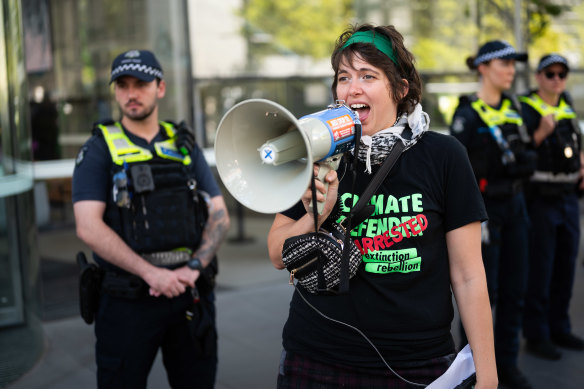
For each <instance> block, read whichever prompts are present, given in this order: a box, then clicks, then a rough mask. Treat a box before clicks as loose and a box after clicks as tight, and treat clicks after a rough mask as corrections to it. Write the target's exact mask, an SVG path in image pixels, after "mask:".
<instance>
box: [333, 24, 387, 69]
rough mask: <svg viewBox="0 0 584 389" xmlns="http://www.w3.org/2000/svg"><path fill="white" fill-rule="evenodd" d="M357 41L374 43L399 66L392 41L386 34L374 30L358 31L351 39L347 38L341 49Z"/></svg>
mask: <svg viewBox="0 0 584 389" xmlns="http://www.w3.org/2000/svg"><path fill="white" fill-rule="evenodd" d="M357 42H361V43H371V44H373V46H375V47H376V48H377V50H379V51H381V52H382V53H383V54H385V55H387V56H388V57H389V59H391V62H393V63H394V64H395V65H396V66H398V65H397V58H396V57H395V53H394V52H393V48H392V46H391V41H390V40H389V38H387V37H386V36H385V35H383V34H376V33H375V31H374V30H366V31H357V32H356V33H354V34H353V35H351V37H350V38H349V39H347V41H346V42H345V44H344V45H343V47H342V48H341V50H344V49H346V48H347V47H348V46H350V45H352V44H353V43H357Z"/></svg>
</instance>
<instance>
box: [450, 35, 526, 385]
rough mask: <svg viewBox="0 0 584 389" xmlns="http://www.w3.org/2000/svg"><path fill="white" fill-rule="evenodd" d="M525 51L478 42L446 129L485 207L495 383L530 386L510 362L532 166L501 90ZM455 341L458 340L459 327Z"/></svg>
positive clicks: (516, 114)
mask: <svg viewBox="0 0 584 389" xmlns="http://www.w3.org/2000/svg"><path fill="white" fill-rule="evenodd" d="M526 60H527V54H525V53H518V52H516V50H515V48H513V46H511V45H510V44H509V43H507V42H504V41H499V40H496V41H490V42H487V43H485V44H484V45H482V46H481V47H480V49H479V51H478V53H477V55H476V56H473V57H469V58H468V59H467V66H468V67H469V68H470V69H471V70H476V71H477V72H478V74H479V89H478V91H477V93H476V94H473V95H470V96H462V97H461V98H460V103H459V106H458V107H457V109H456V111H455V113H454V117H453V120H452V124H451V126H450V132H451V134H452V135H454V136H455V137H456V138H457V139H458V140H459V141H461V142H462V144H464V146H465V147H466V149H467V151H468V156H469V159H470V162H471V165H472V167H473V171H474V174H475V178H476V180H477V183H478V184H479V188H480V190H481V193H482V194H483V200H484V202H485V206H486V208H487V215H488V218H489V219H488V221H487V222H483V225H482V234H483V236H482V255H483V262H484V265H485V271H486V275H487V286H488V290H489V298H490V301H491V305H492V306H494V309H495V314H494V317H495V328H494V331H495V355H496V359H497V374H498V377H499V382H500V383H501V384H504V385H506V386H509V387H513V388H520V389H528V388H531V385H530V384H529V381H528V380H527V378H526V377H525V376H524V375H523V374H522V373H521V371H520V370H519V369H518V365H517V357H518V354H519V343H520V336H519V334H520V331H521V324H522V323H521V320H522V316H523V305H524V295H525V289H526V286H527V270H526V269H527V261H528V217H527V207H526V204H525V197H524V185H525V183H526V181H527V180H528V178H529V176H530V175H531V174H532V173H533V170H534V169H535V152H534V151H533V150H532V146H531V139H530V138H529V134H528V133H527V130H526V129H525V126H524V125H523V120H522V118H521V115H520V104H519V102H518V101H517V99H516V98H515V97H514V96H513V95H511V94H508V93H506V92H505V91H507V90H509V89H510V88H511V86H512V83H513V80H514V77H515V61H526ZM462 337H463V342H464V343H466V339H465V336H464V332H463V334H462Z"/></svg>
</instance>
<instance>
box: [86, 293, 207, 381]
mask: <svg viewBox="0 0 584 389" xmlns="http://www.w3.org/2000/svg"><path fill="white" fill-rule="evenodd" d="M201 298H206V299H208V302H209V304H208V306H210V307H211V310H212V316H213V317H215V306H214V300H215V296H214V294H213V293H210V294H209V295H206V296H202V297H201ZM191 304H192V296H191V294H190V292H187V293H184V294H183V295H181V296H179V297H176V298H173V299H169V298H166V297H164V296H161V297H152V296H149V295H147V294H145V295H144V296H142V297H140V298H138V299H133V300H130V299H125V298H120V297H113V296H110V295H108V294H104V295H102V297H101V299H100V303H99V310H98V314H97V317H96V321H95V335H96V337H97V342H96V360H97V382H98V387H99V388H107V389H115V388H124V389H127V388H140V389H142V388H146V384H147V378H148V374H149V373H150V370H151V368H152V364H153V362H154V359H155V357H156V354H157V352H158V350H159V349H161V350H162V359H163V363H164V367H165V369H166V372H167V375H168V381H169V383H170V386H171V387H172V388H175V389H176V388H213V386H214V383H215V376H216V371H217V347H216V341H215V347H214V350H213V352H212V353H211V355H203V354H202V353H201V352H200V348H197V347H195V344H194V342H193V341H192V338H191V335H190V332H189V327H188V321H187V319H186V316H185V312H186V311H187V310H188V309H190V308H191V307H192V305H191Z"/></svg>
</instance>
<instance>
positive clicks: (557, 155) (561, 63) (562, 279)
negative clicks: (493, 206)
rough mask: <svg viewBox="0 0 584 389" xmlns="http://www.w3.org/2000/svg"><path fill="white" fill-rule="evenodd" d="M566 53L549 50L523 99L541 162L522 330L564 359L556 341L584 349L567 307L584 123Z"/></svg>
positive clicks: (533, 347)
mask: <svg viewBox="0 0 584 389" xmlns="http://www.w3.org/2000/svg"><path fill="white" fill-rule="evenodd" d="M569 71H570V67H569V65H568V61H567V60H566V58H564V57H562V56H561V55H558V54H548V55H545V56H543V57H542V58H541V60H540V61H539V64H538V66H537V69H536V73H535V80H536V82H537V89H536V90H533V91H530V92H529V93H527V94H526V95H525V96H521V97H520V100H521V103H522V106H523V118H524V121H525V124H526V126H527V129H528V131H529V133H530V135H531V137H532V139H533V142H534V144H535V147H536V150H537V155H538V161H537V169H536V171H535V172H534V174H533V176H532V177H531V184H530V190H529V196H528V210H529V216H530V219H531V229H530V253H529V278H528V289H527V295H526V305H525V315H524V320H523V335H524V337H525V338H526V339H527V344H526V348H527V350H528V351H529V352H531V353H532V354H534V355H536V356H539V357H541V358H546V359H550V360H557V359H560V357H561V353H560V351H559V350H558V349H557V348H556V346H560V347H565V348H569V349H573V350H583V349H584V341H583V340H582V339H581V338H579V337H577V336H576V335H574V334H573V333H572V330H571V326H570V317H569V312H568V311H569V306H570V298H571V297H572V286H573V284H574V273H575V266H576V258H577V255H578V244H579V241H580V212H579V206H578V191H579V190H582V189H584V182H583V181H582V174H583V170H582V169H583V166H584V165H583V164H582V162H581V161H582V157H583V154H582V151H581V139H580V128H579V125H578V121H577V118H576V113H575V112H574V110H573V108H572V101H571V99H570V96H569V95H568V94H567V93H566V80H567V78H568V73H569Z"/></svg>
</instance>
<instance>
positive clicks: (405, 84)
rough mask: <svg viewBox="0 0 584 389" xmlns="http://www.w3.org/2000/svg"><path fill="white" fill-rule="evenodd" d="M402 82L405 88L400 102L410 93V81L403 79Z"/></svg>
mask: <svg viewBox="0 0 584 389" xmlns="http://www.w3.org/2000/svg"><path fill="white" fill-rule="evenodd" d="M402 81H403V82H404V86H403V89H402V93H401V96H400V97H399V99H400V100H401V99H403V98H404V97H406V96H407V95H408V92H409V91H410V83H409V82H408V80H406V79H405V78H402Z"/></svg>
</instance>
